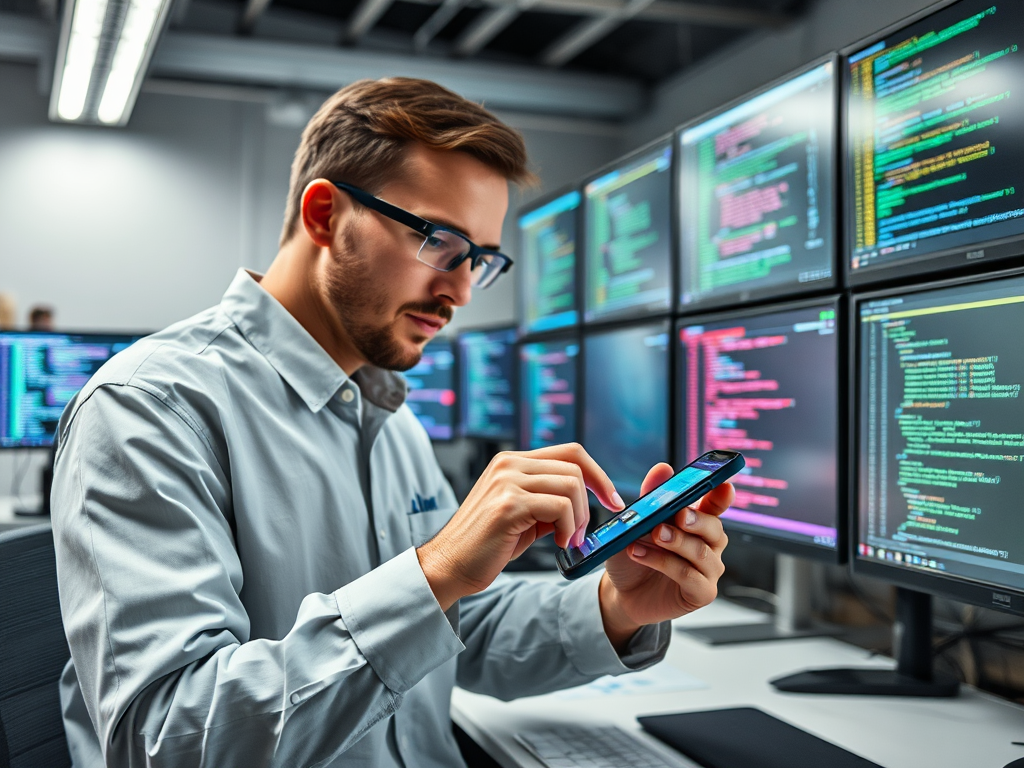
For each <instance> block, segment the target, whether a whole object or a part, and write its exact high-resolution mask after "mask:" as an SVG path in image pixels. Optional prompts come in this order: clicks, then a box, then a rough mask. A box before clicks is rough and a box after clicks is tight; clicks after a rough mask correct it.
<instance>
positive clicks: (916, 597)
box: [771, 587, 960, 697]
mask: <svg viewBox="0 0 1024 768" xmlns="http://www.w3.org/2000/svg"><path fill="white" fill-rule="evenodd" d="M892 631H893V647H894V648H895V649H896V669H892V670H890V669H858V668H852V669H813V670H807V671H805V672H798V673H796V674H795V675H787V676H786V677H779V678H776V679H775V680H772V681H771V684H772V685H774V686H775V687H776V688H777V689H778V690H780V691H788V692H790V693H828V694H849V695H854V696H929V697H947V696H956V695H957V693H958V692H959V688H960V683H959V682H958V681H957V680H955V679H954V678H952V677H949V676H948V675H940V674H937V673H936V672H935V670H934V668H933V667H934V665H933V662H932V656H933V655H932V597H931V595H927V594H924V593H923V592H915V591H914V590H911V589H903V588H902V587H897V589H896V622H895V624H893V628H892Z"/></svg>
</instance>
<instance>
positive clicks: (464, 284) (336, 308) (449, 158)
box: [317, 144, 508, 371]
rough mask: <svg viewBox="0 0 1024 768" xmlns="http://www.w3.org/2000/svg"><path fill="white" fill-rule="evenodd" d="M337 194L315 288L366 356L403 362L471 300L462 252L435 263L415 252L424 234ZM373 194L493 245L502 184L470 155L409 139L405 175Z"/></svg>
mask: <svg viewBox="0 0 1024 768" xmlns="http://www.w3.org/2000/svg"><path fill="white" fill-rule="evenodd" d="M337 194H338V195H339V196H344V197H345V198H346V199H344V200H339V203H340V205H339V206H338V211H339V213H338V214H336V216H337V226H336V227H335V235H334V238H333V245H332V247H331V248H330V253H329V254H328V253H326V252H325V253H324V254H323V257H322V258H321V259H320V261H319V262H318V270H317V283H318V286H317V287H318V289H319V291H320V293H321V295H322V297H323V298H324V299H325V304H326V306H327V307H328V308H329V311H331V312H333V313H334V314H335V315H336V319H337V321H339V322H340V324H341V326H342V330H343V332H344V333H345V335H347V336H348V341H349V342H350V343H351V345H352V346H353V347H354V350H355V351H356V352H357V353H358V355H359V357H361V358H362V360H363V361H365V362H367V363H369V364H371V365H374V366H376V367H378V368H385V369H389V370H397V371H404V370H408V369H409V368H412V367H413V366H414V365H416V363H417V362H419V359H420V356H421V354H422V352H423V347H424V346H425V345H426V343H427V342H428V341H429V340H430V339H431V338H433V336H434V335H435V334H436V333H437V332H438V331H440V330H441V328H443V327H444V325H445V324H446V323H447V322H448V321H450V320H451V319H452V316H453V315H454V310H455V307H461V306H463V305H465V304H467V303H468V302H469V299H470V292H471V287H470V264H469V261H468V260H467V261H465V262H463V263H462V264H460V265H459V266H458V267H457V268H456V269H455V270H453V271H452V272H438V271H437V270H435V269H433V268H431V267H429V266H427V265H426V264H424V263H422V262H421V261H419V260H418V259H417V258H416V254H417V252H418V250H419V247H420V245H421V244H422V243H423V236H422V235H420V234H417V233H416V232H414V231H413V230H411V229H409V228H408V227H406V226H404V225H403V224H399V223H398V222H395V221H392V220H391V219H388V218H386V217H384V216H381V215H380V214H378V213H376V212H374V211H371V210H368V209H366V208H363V207H362V206H360V205H358V204H357V203H356V202H355V201H353V200H352V199H351V198H349V197H348V196H347V195H345V193H344V192H341V191H340V190H339V191H338V193H337ZM378 196H379V197H381V198H383V199H384V200H387V201H388V202H389V203H391V204H392V205H397V206H398V207H399V208H404V209H405V210H407V211H409V212H411V213H414V214H416V215H417V216H420V217H422V218H424V219H426V220H427V221H431V222H433V223H435V224H443V225H446V226H449V227H451V228H452V229H455V230H457V231H459V232H462V233H463V234H465V235H466V236H467V237H468V238H469V239H470V240H472V241H473V242H475V243H477V244H478V245H481V246H483V247H485V248H492V249H497V248H498V247H499V245H500V241H501V224H502V221H503V220H504V218H505V212H506V210H507V208H508V183H507V182H506V180H505V179H504V178H503V177H502V176H501V174H499V173H498V172H497V171H494V170H492V169H491V168H488V167H487V166H486V165H484V164H483V163H481V162H480V161H479V160H477V159H475V158H473V157H471V156H470V155H467V154H465V153H462V152H439V151H435V150H431V149H428V148H426V147H424V146H422V145H418V144H414V145H411V146H410V147H409V149H408V150H407V157H406V163H405V172H404V173H403V174H402V178H401V179H398V180H395V181H394V182H392V183H390V184H388V185H387V186H386V187H385V188H384V189H383V190H382V191H381V193H380V194H379V195H378ZM332 218H334V217H332Z"/></svg>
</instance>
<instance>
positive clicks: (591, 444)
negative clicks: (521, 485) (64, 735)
mask: <svg viewBox="0 0 1024 768" xmlns="http://www.w3.org/2000/svg"><path fill="white" fill-rule="evenodd" d="M671 333H672V329H671V327H670V324H669V321H668V320H662V321H659V322H656V323H644V324H643V325H629V326H621V327H617V328H614V329H611V330H601V331H596V332H588V333H585V334H584V336H583V371H584V374H583V418H582V422H583V424H582V426H583V435H582V443H583V447H584V448H586V450H587V452H588V453H589V454H590V455H591V456H592V457H593V458H594V460H595V461H596V462H597V463H598V464H599V465H600V466H601V467H602V468H603V469H604V471H605V472H607V473H608V477H610V478H611V480H612V482H613V483H614V484H615V488H616V490H617V491H618V492H619V494H620V495H621V496H622V497H623V498H625V499H627V500H629V499H635V498H637V497H639V496H640V484H641V483H642V482H643V479H644V477H646V475H647V472H648V470H650V468H651V467H653V466H654V465H655V464H657V463H658V462H660V461H667V462H671V460H672V457H671V455H670V454H669V444H668V443H669V432H670V431H671V430H670V429H669V423H670V422H669V374H670V371H671V368H670V366H669V348H670V340H671Z"/></svg>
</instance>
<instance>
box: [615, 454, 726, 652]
mask: <svg viewBox="0 0 1024 768" xmlns="http://www.w3.org/2000/svg"><path fill="white" fill-rule="evenodd" d="M673 474H675V471H674V470H673V469H672V467H671V466H669V465H668V464H657V465H655V466H654V467H653V468H652V469H651V471H650V472H648V473H647V477H646V478H645V479H644V482H643V485H642V486H641V495H642V494H645V493H648V492H649V491H651V490H653V489H654V488H657V487H658V486H659V485H661V484H662V483H664V482H665V481H666V480H668V479H669V478H670V477H672V475H673ZM735 495H736V494H735V491H734V490H733V487H732V484H731V483H722V484H721V485H720V486H718V487H717V488H715V489H714V490H712V491H711V492H710V493H708V494H707V495H706V496H704V498H702V499H701V500H700V501H699V502H698V503H696V504H694V505H692V506H689V507H687V508H686V509H683V510H682V511H680V512H678V513H677V514H676V515H675V516H674V517H673V518H672V519H671V520H669V521H668V522H667V523H662V524H661V525H659V526H658V527H657V528H655V529H654V530H653V531H652V532H651V533H650V534H648V535H647V536H643V537H642V538H640V539H638V540H637V541H636V542H634V543H633V544H630V545H629V546H628V547H626V549H625V550H624V551H622V552H620V553H619V554H617V555H615V556H614V557H612V558H611V559H609V560H608V562H607V565H606V569H605V573H604V575H603V576H602V577H601V586H600V601H601V618H602V619H603V621H604V629H605V632H606V633H607V634H608V639H609V640H611V643H612V646H614V647H615V649H616V650H617V651H619V652H620V653H621V652H622V651H623V650H624V648H625V647H626V644H627V643H628V642H629V639H630V638H631V637H632V636H633V634H634V633H635V632H636V631H637V630H638V629H639V628H640V627H641V626H643V625H645V624H657V623H658V622H662V621H667V620H670V619H675V618H678V617H679V616H683V615H685V614H687V613H690V612H692V611H695V610H697V609H698V608H701V607H702V606H705V605H707V604H708V603H710V602H711V601H712V600H714V599H715V597H716V596H717V595H718V579H719V578H720V577H721V576H722V573H723V572H724V571H725V566H724V565H723V564H722V550H724V549H725V545H726V543H727V542H728V537H727V536H726V535H725V531H724V530H723V529H722V521H721V520H719V519H718V516H719V515H720V514H722V513H723V512H724V511H725V510H727V509H728V508H729V505H730V504H732V502H733V499H734V497H735Z"/></svg>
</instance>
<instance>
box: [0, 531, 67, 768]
mask: <svg viewBox="0 0 1024 768" xmlns="http://www.w3.org/2000/svg"><path fill="white" fill-rule="evenodd" d="M70 655H71V653H70V651H69V650H68V643H67V639H66V638H65V637H64V624H63V622H62V621H61V618H60V603H59V602H58V600H57V568H56V563H55V561H54V554H53V532H52V531H51V530H50V526H49V525H37V526H32V527H31V528H23V529H21V530H17V531H9V532H7V533H2V534H0V768H38V767H39V766H46V768H70V766H71V757H70V755H69V754H68V747H67V741H66V739H65V737H64V722H63V720H62V717H61V708H60V695H59V693H58V690H57V681H58V680H59V679H60V675H61V671H62V670H63V669H64V665H65V663H67V660H68V658H69V657H70Z"/></svg>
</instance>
